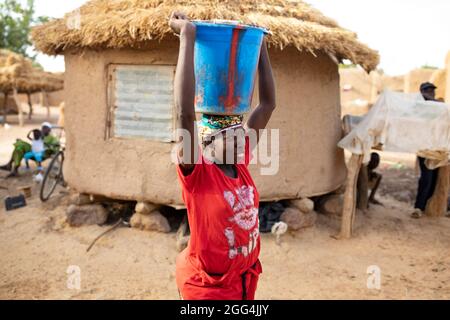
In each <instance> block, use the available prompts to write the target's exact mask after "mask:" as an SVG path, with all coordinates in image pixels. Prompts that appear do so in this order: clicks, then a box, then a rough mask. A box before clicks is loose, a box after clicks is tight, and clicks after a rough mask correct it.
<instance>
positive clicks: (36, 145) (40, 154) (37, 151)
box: [23, 129, 45, 170]
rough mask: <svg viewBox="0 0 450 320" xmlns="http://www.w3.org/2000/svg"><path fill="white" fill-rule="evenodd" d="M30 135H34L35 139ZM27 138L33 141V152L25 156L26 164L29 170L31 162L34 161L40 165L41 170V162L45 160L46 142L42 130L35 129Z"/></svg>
mask: <svg viewBox="0 0 450 320" xmlns="http://www.w3.org/2000/svg"><path fill="white" fill-rule="evenodd" d="M30 133H33V138H31V137H30ZM30 133H29V134H28V136H27V138H28V139H30V140H31V151H29V152H27V153H25V155H24V156H23V157H24V158H25V164H26V166H27V169H29V168H30V164H29V162H28V161H29V160H30V159H34V160H35V161H36V162H37V163H38V169H39V170H40V169H41V162H42V159H43V158H44V151H45V148H44V140H43V139H42V132H41V130H38V129H34V130H32V131H31V132H30Z"/></svg>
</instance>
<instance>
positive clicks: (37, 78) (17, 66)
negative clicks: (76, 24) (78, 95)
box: [0, 49, 64, 93]
mask: <svg viewBox="0 0 450 320" xmlns="http://www.w3.org/2000/svg"><path fill="white" fill-rule="evenodd" d="M63 82H64V81H63V77H62V75H57V74H52V73H49V72H44V71H42V70H39V69H37V68H35V67H33V64H32V62H31V60H29V59H27V58H25V57H24V56H22V55H19V54H17V53H14V52H12V51H9V50H6V49H0V92H4V93H6V92H10V91H12V90H13V89H14V88H16V89H17V91H18V92H19V93H34V92H38V91H47V92H49V91H56V90H61V89H62V88H63Z"/></svg>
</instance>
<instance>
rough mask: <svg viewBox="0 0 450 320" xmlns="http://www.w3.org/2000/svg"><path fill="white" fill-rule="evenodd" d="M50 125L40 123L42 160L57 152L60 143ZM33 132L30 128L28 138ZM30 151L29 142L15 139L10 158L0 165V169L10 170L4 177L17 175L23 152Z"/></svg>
mask: <svg viewBox="0 0 450 320" xmlns="http://www.w3.org/2000/svg"><path fill="white" fill-rule="evenodd" d="M51 131H52V125H51V124H50V123H48V122H44V123H42V125H41V133H42V140H43V142H44V149H45V150H44V157H43V159H42V160H45V159H47V158H48V157H51V156H52V155H53V154H55V153H56V152H58V150H59V147H60V144H59V139H58V138H57V137H55V136H54V135H53V134H52V133H51ZM32 132H33V130H31V131H30V132H29V133H28V135H27V136H28V138H29V139H30V140H31V138H30V134H31V133H32ZM30 151H32V146H31V144H30V143H28V142H26V141H24V140H22V139H17V140H16V142H15V143H14V150H13V152H12V154H11V159H10V160H9V161H8V163H7V164H5V165H2V166H0V170H6V171H10V173H9V175H8V176H6V178H10V177H14V176H17V175H18V171H19V167H20V163H21V162H22V159H23V158H24V156H25V154H26V153H27V152H30Z"/></svg>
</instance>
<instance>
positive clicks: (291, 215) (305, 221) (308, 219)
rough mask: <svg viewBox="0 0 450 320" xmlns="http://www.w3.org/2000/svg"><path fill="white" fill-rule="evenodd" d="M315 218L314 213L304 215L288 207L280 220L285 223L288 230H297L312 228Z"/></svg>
mask: <svg viewBox="0 0 450 320" xmlns="http://www.w3.org/2000/svg"><path fill="white" fill-rule="evenodd" d="M316 218H317V214H316V212H315V211H311V212H309V213H304V212H301V211H300V210H298V209H297V208H295V207H288V208H286V210H284V212H283V213H282V214H281V217H280V220H281V221H283V222H285V223H286V224H287V225H288V228H289V229H290V230H299V229H303V228H309V227H312V226H314V223H315V222H316Z"/></svg>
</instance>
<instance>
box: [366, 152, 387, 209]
mask: <svg viewBox="0 0 450 320" xmlns="http://www.w3.org/2000/svg"><path fill="white" fill-rule="evenodd" d="M379 165H380V155H379V154H378V153H376V152H372V153H371V154H370V161H369V163H368V164H367V174H368V180H369V188H370V195H369V203H373V204H378V205H382V203H381V202H380V201H378V200H377V199H375V194H376V192H377V190H378V187H379V186H380V182H381V179H382V178H383V176H382V175H381V174H380V173H378V172H375V169H376V168H378V166H379Z"/></svg>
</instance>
